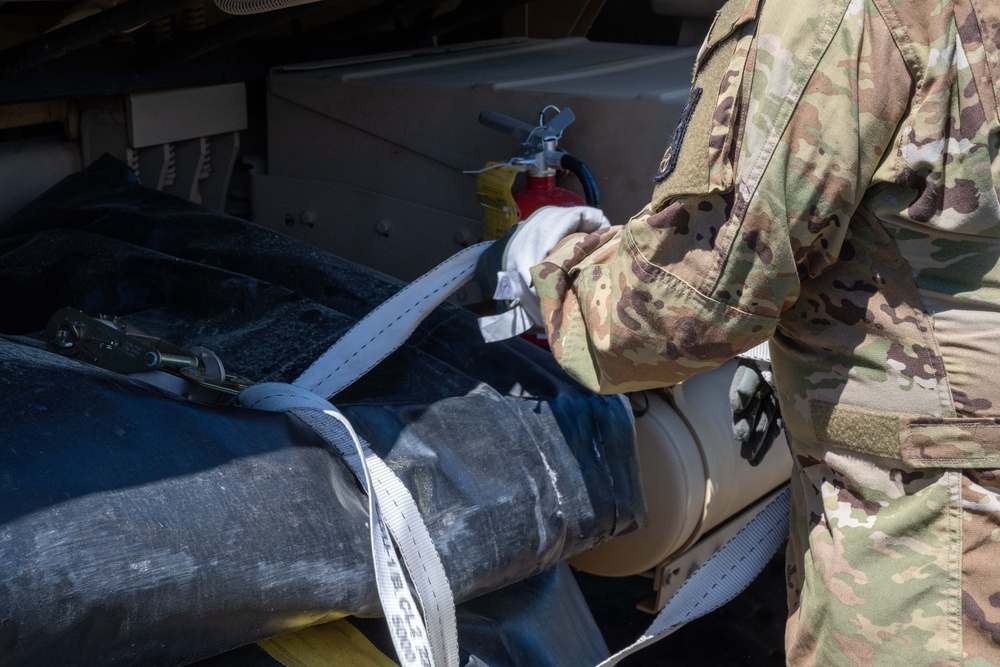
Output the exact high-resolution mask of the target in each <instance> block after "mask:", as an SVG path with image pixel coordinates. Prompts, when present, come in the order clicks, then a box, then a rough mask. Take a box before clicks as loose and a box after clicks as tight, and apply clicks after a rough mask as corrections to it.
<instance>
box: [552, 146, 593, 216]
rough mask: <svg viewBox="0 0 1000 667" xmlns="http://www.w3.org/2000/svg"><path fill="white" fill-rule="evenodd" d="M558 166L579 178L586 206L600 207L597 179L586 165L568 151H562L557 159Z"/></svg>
mask: <svg viewBox="0 0 1000 667" xmlns="http://www.w3.org/2000/svg"><path fill="white" fill-rule="evenodd" d="M559 166H560V167H562V168H563V169H565V170H566V171H568V172H570V173H572V174H573V175H574V176H576V177H577V178H578V179H579V180H580V185H582V186H583V198H584V199H585V200H586V202H587V206H593V207H594V208H601V193H600V191H599V190H598V188H597V179H595V178H594V174H593V173H592V172H591V171H590V169H588V168H587V165H585V164H584V163H582V162H580V161H579V160H578V159H576V158H575V157H573V156H572V155H570V154H569V153H563V154H562V158H560V160H559Z"/></svg>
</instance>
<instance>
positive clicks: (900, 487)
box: [785, 444, 1000, 667]
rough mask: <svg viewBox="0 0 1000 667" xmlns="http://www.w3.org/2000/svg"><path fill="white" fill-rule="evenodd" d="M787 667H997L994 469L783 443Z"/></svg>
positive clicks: (998, 544) (999, 611) (999, 578)
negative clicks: (916, 463)
mask: <svg viewBox="0 0 1000 667" xmlns="http://www.w3.org/2000/svg"><path fill="white" fill-rule="evenodd" d="M792 450H793V455H794V459H795V469H794V471H793V473H792V518H791V537H790V540H789V546H788V560H787V568H788V571H787V575H788V586H789V591H788V598H789V618H788V623H787V627H786V636H785V649H786V656H787V660H788V664H790V665H872V666H878V667H881V666H883V665H906V666H907V667H920V666H923V665H935V666H948V667H952V666H958V665H966V666H980V665H983V666H985V665H1000V470H977V469H969V468H966V469H953V468H952V469H943V468H936V469H935V468H926V469H914V468H907V467H905V466H904V465H903V464H902V463H901V462H899V461H897V460H894V459H888V458H882V457H878V456H872V455H867V454H859V453H857V452H853V451H847V450H842V449H831V448H821V447H819V446H813V447H810V446H802V445H800V444H796V445H793V447H792Z"/></svg>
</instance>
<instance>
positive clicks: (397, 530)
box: [240, 243, 789, 667]
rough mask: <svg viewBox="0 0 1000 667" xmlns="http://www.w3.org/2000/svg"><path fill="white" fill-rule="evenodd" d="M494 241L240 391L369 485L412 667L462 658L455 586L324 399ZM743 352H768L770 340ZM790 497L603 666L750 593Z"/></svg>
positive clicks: (459, 281)
mask: <svg viewBox="0 0 1000 667" xmlns="http://www.w3.org/2000/svg"><path fill="white" fill-rule="evenodd" d="M489 245H490V244H489V243H480V244H478V245H475V246H471V247H469V248H466V249H465V250H463V251H461V252H459V253H457V254H456V255H453V256H452V257H450V258H449V259H447V260H445V261H444V262H443V263H441V264H440V265H438V266H437V267H435V268H434V269H432V270H431V271H430V272H428V273H426V274H424V275H423V276H421V277H420V278H418V279H417V280H415V281H414V282H412V283H410V284H409V285H407V286H406V287H404V288H403V289H402V290H401V291H400V292H398V293H397V294H395V295H394V296H392V297H391V298H390V299H388V300H387V301H385V302H384V303H382V304H381V305H380V306H378V307H377V308H376V309H375V310H373V311H372V312H371V313H370V314H369V315H368V316H366V317H365V318H364V319H362V320H361V321H359V322H358V323H357V324H356V325H355V326H354V327H352V328H351V330H350V331H348V332H347V333H346V334H345V335H344V336H342V337H341V338H340V339H339V340H338V341H337V342H336V343H334V344H333V345H332V346H331V347H330V349H328V350H327V351H326V352H325V353H324V354H323V355H322V356H321V357H320V358H319V359H317V360H316V362H314V363H313V364H312V365H311V366H310V367H309V368H308V369H307V370H306V371H305V372H304V373H303V374H302V375H301V376H299V378H297V379H296V380H295V381H294V383H293V385H283V384H274V383H267V384H260V385H254V386H252V387H250V388H248V389H247V390H245V391H244V392H243V393H242V394H241V395H240V401H241V403H243V404H244V405H246V406H249V407H257V408H259V409H267V410H288V411H291V412H292V413H293V414H295V415H296V416H298V417H299V418H300V419H301V420H302V421H303V422H305V423H306V424H308V425H309V426H310V427H312V428H313V429H314V430H315V431H316V432H317V433H319V434H320V435H321V436H323V437H324V439H326V440H327V442H329V443H330V444H331V445H333V446H334V447H335V448H336V449H337V450H338V451H339V452H341V454H342V455H343V456H344V460H345V462H346V463H347V464H348V465H349V466H350V467H351V469H352V470H353V471H354V473H355V475H356V476H357V477H358V478H359V479H360V480H362V481H363V482H364V484H365V489H366V490H367V491H368V498H369V512H370V515H371V521H370V528H371V541H372V557H373V560H374V563H375V572H376V582H377V584H378V588H379V597H380V599H381V600H382V606H383V609H384V611H385V614H386V620H387V621H388V623H389V629H390V633H391V635H392V638H393V644H394V645H395V648H396V652H397V654H398V655H399V658H400V661H401V664H402V665H403V666H404V667H410V666H411V665H414V666H415V665H420V666H421V667H423V666H424V665H445V666H448V667H452V666H456V665H457V664H458V639H457V629H456V624H455V607H454V599H453V596H452V591H451V588H450V585H449V584H448V580H447V577H446V576H445V574H444V568H443V566H442V564H441V560H440V556H439V554H438V553H437V550H436V548H435V547H434V544H433V542H432V541H431V538H430V535H429V533H428V532H427V528H426V526H425V525H424V523H423V520H422V518H421V516H420V513H419V511H418V510H417V507H416V503H415V502H414V501H413V497H412V496H411V495H410V494H409V491H408V490H407V489H406V487H405V486H404V485H403V484H402V482H400V480H399V479H398V478H397V477H396V476H395V475H394V474H393V473H392V471H391V470H389V468H388V467H387V466H386V465H385V463H384V462H383V461H382V460H381V459H380V458H379V457H378V456H377V455H375V454H374V452H372V451H371V449H370V447H368V446H367V443H365V442H364V441H363V440H361V439H360V438H358V436H357V434H356V433H355V432H354V430H353V429H352V428H351V426H350V423H349V422H348V421H347V419H346V418H345V417H344V416H343V415H342V414H341V413H340V412H339V411H338V410H337V409H336V408H334V407H333V405H331V404H330V403H329V402H328V401H327V400H326V399H325V398H323V396H333V395H335V394H336V393H337V392H339V391H341V390H342V389H344V388H345V387H347V386H349V385H350V384H352V383H353V382H355V381H356V380H357V379H358V378H360V377H362V376H363V375H364V374H365V373H367V372H368V371H369V370H370V369H371V368H373V367H374V366H375V365H376V364H378V363H379V362H380V361H381V360H382V359H384V358H385V357H387V356H388V355H389V354H391V353H392V352H393V351H394V350H396V349H398V348H399V347H400V346H401V345H402V344H403V343H404V342H405V341H406V339H407V338H408V337H409V336H410V335H411V334H412V333H413V331H414V330H415V329H416V327H417V326H418V325H419V324H420V322H421V321H422V320H423V319H424V318H425V317H426V316H427V315H428V314H429V313H430V312H431V311H432V310H433V309H434V308H435V307H437V306H438V305H440V304H441V303H442V302H444V301H445V299H447V298H448V297H449V296H450V295H451V294H453V293H454V292H455V291H457V290H458V288H460V287H461V286H462V285H463V284H465V283H466V282H468V280H469V279H471V278H472V276H473V274H474V271H475V266H476V261H477V260H478V259H479V256H480V255H481V254H482V253H483V252H484V251H485V250H486V248H487V247H489ZM742 356H747V357H748V358H752V359H757V360H760V361H767V360H769V358H770V357H769V355H768V354H767V348H766V345H765V346H758V348H755V349H754V350H751V351H749V352H748V353H746V354H745V355H742ZM788 495H789V494H788V491H787V490H786V491H785V492H783V493H781V494H780V495H779V496H778V497H777V498H776V499H775V500H774V501H772V502H771V503H770V504H768V505H767V506H766V507H765V508H764V509H763V510H762V511H761V512H760V513H759V514H758V515H757V516H755V517H754V518H753V519H751V521H750V523H749V524H747V526H745V527H744V528H743V529H742V530H741V531H740V532H739V533H737V535H736V536H735V537H734V538H733V539H732V540H730V541H729V542H727V543H726V544H725V545H724V546H723V547H722V548H721V549H720V550H719V551H717V552H716V553H715V554H714V555H713V556H712V557H711V558H710V559H709V560H708V562H707V563H705V565H703V566H702V567H701V568H699V569H698V570H697V571H696V572H695V573H694V575H692V577H691V578H690V579H688V581H687V582H685V584H684V585H683V586H682V587H681V588H680V589H679V590H678V591H677V593H676V594H675V595H674V596H673V597H672V598H671V600H670V601H669V602H668V603H667V606H666V607H664V609H663V610H662V611H661V612H660V613H659V614H658V615H657V617H656V619H655V620H654V621H653V624H652V625H651V626H650V627H649V629H648V630H647V631H646V633H645V634H644V635H643V636H642V637H640V638H639V640H638V641H636V642H635V643H634V644H633V645H632V646H630V647H628V648H627V649H625V650H623V651H621V652H620V653H618V654H616V655H615V656H612V657H611V658H609V659H608V660H607V661H605V662H603V663H601V665H600V666H599V667H609V666H610V665H614V664H617V662H618V661H619V660H621V659H622V658H623V657H625V656H626V655H630V654H631V653H634V652H636V651H638V650H640V649H641V648H643V647H645V646H647V645H649V644H651V643H653V642H655V641H657V640H659V639H662V638H663V637H666V636H668V635H669V634H671V633H673V632H674V631H675V630H677V629H678V628H679V627H681V626H682V625H684V624H685V623H687V622H688V621H690V620H693V619H695V618H698V617H700V616H702V615H704V614H707V613H708V612H710V611H712V610H714V609H716V608H718V607H719V606H721V605H722V604H725V603H726V602H728V601H729V600H731V599H732V598H733V597H735V596H736V595H737V594H739V593H740V592H741V591H742V590H743V589H745V588H746V587H747V586H748V585H749V584H750V582H751V581H753V579H754V578H755V577H756V576H757V574H759V573H760V571H761V570H762V569H763V567H764V565H766V564H767V562H768V561H769V560H770V558H771V556H772V555H773V554H774V552H775V551H776V550H777V548H778V546H780V545H781V543H782V542H783V541H784V539H785V537H786V536H787V534H788ZM383 511H386V514H385V516H384V518H383ZM390 535H391V539H390ZM393 541H394V542H395V545H396V547H397V548H398V549H399V553H400V554H401V556H402V559H403V562H404V563H405V565H406V568H407V570H408V572H409V574H410V576H411V579H412V582H413V586H414V589H415V590H416V592H417V597H418V598H419V600H420V605H421V606H420V608H419V609H418V608H417V607H416V605H415V604H414V602H413V598H412V597H411V595H410V590H409V588H408V586H407V585H406V580H405V578H404V573H403V570H402V568H401V567H400V564H399V562H398V561H397V560H396V550H395V549H394V548H393ZM421 609H422V612H423V615H424V617H425V618H426V626H425V625H424V622H423V620H422V619H421V614H420V611H421Z"/></svg>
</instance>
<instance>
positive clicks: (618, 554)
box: [570, 361, 792, 576]
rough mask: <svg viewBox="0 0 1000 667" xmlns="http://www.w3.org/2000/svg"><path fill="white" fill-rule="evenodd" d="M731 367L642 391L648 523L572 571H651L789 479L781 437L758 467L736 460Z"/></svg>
mask: <svg viewBox="0 0 1000 667" xmlns="http://www.w3.org/2000/svg"><path fill="white" fill-rule="evenodd" d="M737 365H738V362H736V361H729V362H727V363H726V364H724V365H722V366H721V367H719V368H717V369H715V370H713V371H709V372H707V373H702V374H699V375H696V376H694V377H692V378H690V379H688V380H686V381H685V382H684V383H682V384H680V385H678V386H676V387H673V388H672V389H670V390H669V392H663V393H660V392H645V394H646V397H647V399H648V404H649V405H648V409H646V410H645V411H644V412H643V411H642V410H636V417H635V429H636V438H637V442H638V450H639V466H640V469H641V474H642V484H643V491H644V493H645V496H646V504H647V507H648V509H649V523H648V525H647V526H646V527H645V528H643V529H641V530H638V531H635V532H632V533H629V534H626V535H621V536H619V537H616V538H614V539H612V540H610V541H608V542H606V543H604V544H602V545H600V546H598V547H597V548H595V549H593V550H591V551H588V552H587V553H584V554H581V555H579V556H577V557H575V558H573V559H572V560H571V561H570V563H571V564H572V565H573V567H575V568H577V569H579V570H583V571H584V572H590V573H592V574H597V575H601V576H628V575H633V574H640V573H642V572H646V571H648V570H651V569H653V568H655V567H656V566H657V565H659V564H660V563H662V562H664V561H667V560H669V559H671V558H673V557H675V556H677V555H678V554H680V553H683V552H684V550H686V549H688V548H689V547H691V545H693V544H694V543H695V542H697V540H698V538H700V537H701V536H702V535H704V534H705V533H707V532H709V531H711V530H712V529H713V528H715V527H717V526H719V525H720V524H722V523H724V522H725V521H726V520H728V519H729V518H730V517H733V516H734V515H736V514H738V513H740V512H741V511H742V510H743V509H745V508H747V507H748V506H750V505H752V504H753V503H754V502H755V501H757V500H758V499H760V498H761V497H763V496H764V495H766V494H767V493H769V492H770V491H772V490H773V489H774V488H776V487H777V486H779V485H780V484H782V483H783V482H785V481H787V480H788V478H789V474H790V471H791V466H792V461H791V456H790V455H789V453H788V447H787V445H786V443H785V438H784V435H781V436H779V437H778V439H777V441H775V443H774V445H773V447H772V448H771V451H770V452H768V454H767V456H765V457H764V460H763V461H762V462H761V463H760V465H758V466H751V465H750V464H749V463H748V462H747V461H745V460H744V459H743V458H742V457H741V456H740V444H739V443H738V442H737V441H736V439H735V438H734V437H733V426H732V423H733V417H732V409H731V408H730V406H729V387H730V384H731V383H732V379H733V375H734V374H735V372H736V368H737ZM635 402H636V401H633V404H634V403H635ZM638 402H639V403H640V407H642V405H643V402H642V401H641V400H639V401H638Z"/></svg>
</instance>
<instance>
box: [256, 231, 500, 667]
mask: <svg viewBox="0 0 1000 667" xmlns="http://www.w3.org/2000/svg"><path fill="white" fill-rule="evenodd" d="M489 245H490V244H489V243H480V244H478V245H475V246H471V247H469V248H466V249H465V250H462V251H461V252H459V253H457V254H455V255H453V256H452V257H450V258H448V259H447V260H445V261H444V262H442V263H441V264H440V265H438V266H437V267H435V268H434V269H432V270H431V271H429V272H428V273H426V274H424V275H423V276H421V277H420V278H418V279H417V280H416V281H414V282H412V283H410V284H409V285H407V286H406V287H404V288H403V289H402V290H400V291H399V292H397V293H396V294H395V295H394V296H392V297H391V298H389V299H388V300H386V301H385V302H384V303H382V304H381V305H379V306H378V307H377V308H375V310H373V311H372V312H371V313H369V314H368V315H367V316H366V317H364V318H363V319H362V320H360V321H359V322H358V323H357V324H356V325H354V327H352V328H351V329H350V330H349V331H348V332H347V333H346V334H344V335H343V336H342V337H341V338H340V339H338V340H337V342H336V343H334V344H333V345H332V346H331V347H330V348H329V349H328V350H327V351H326V352H325V353H324V354H323V355H322V356H321V357H320V358H319V359H317V360H316V361H315V362H314V363H313V364H312V365H311V366H310V367H309V368H308V369H306V371H305V372H304V373H302V375H300V376H299V377H298V378H297V379H296V380H295V381H294V382H293V383H292V384H291V385H287V384H281V383H263V384H258V385H253V386H251V387H249V388H247V389H246V390H245V391H243V393H241V394H240V403H241V404H243V405H244V406H247V407H252V408H257V409H262V410H272V411H290V412H292V413H293V414H295V415H296V416H297V417H299V419H301V420H302V421H303V422H304V423H305V424H307V425H308V426H310V427H311V428H312V429H313V430H314V431H316V432H317V433H318V434H319V435H320V436H322V437H323V438H324V439H325V440H326V441H327V442H328V443H330V444H331V445H332V446H334V447H335V448H336V449H337V450H338V451H339V452H340V453H341V454H342V455H343V457H344V460H345V462H346V463H347V464H348V466H349V467H350V468H351V469H352V471H353V472H354V474H355V475H356V476H357V477H358V479H359V480H361V481H362V482H363V483H364V485H365V489H366V491H367V493H368V507H369V514H370V516H371V520H370V525H369V527H370V538H371V547H372V558H373V560H374V564H375V579H376V584H377V587H378V591H379V599H380V600H381V602H382V608H383V611H384V613H385V616H386V621H387V623H388V625H389V631H390V635H391V636H392V641H393V645H394V647H395V649H396V654H397V657H398V658H399V660H400V664H401V665H402V666H403V667H431V666H434V665H436V666H440V667H458V664H459V654H458V630H457V624H456V621H455V601H454V596H453V594H452V590H451V586H450V584H449V582H448V578H447V575H446V574H445V571H444V566H443V565H442V563H441V557H440V555H439V554H438V552H437V549H436V548H435V547H434V543H433V541H432V540H431V537H430V534H429V533H428V531H427V527H426V526H425V525H424V522H423V518H422V517H421V515H420V511H419V510H418V509H417V506H416V503H415V502H414V500H413V497H412V496H411V495H410V493H409V491H408V490H407V489H406V487H405V486H404V485H403V483H402V482H401V481H400V480H399V478H398V477H396V475H395V474H394V473H393V472H392V471H391V470H390V469H389V467H388V466H387V465H386V464H385V463H384V462H383V461H382V459H380V458H379V457H378V456H377V455H376V454H375V453H374V452H372V450H371V448H370V447H369V446H368V444H367V443H366V442H364V440H362V439H360V438H359V437H358V436H357V434H356V433H355V432H354V429H353V428H351V425H350V423H349V422H348V421H347V419H346V418H345V417H344V416H343V415H342V414H341V413H340V412H339V411H338V410H337V409H336V408H335V407H334V406H333V405H332V404H330V403H329V401H327V400H326V399H325V398H323V397H324V396H333V395H334V394H336V393H337V392H339V391H341V390H343V389H344V388H345V387H347V386H349V385H351V384H352V383H353V382H355V381H356V380H358V379H359V378H360V377H362V376H363V375H364V374H365V373H367V372H368V371H369V370H371V369H372V368H373V367H374V366H375V365H376V364H378V363H379V362H380V361H381V360H382V359H384V358H385V357H387V356H389V355H390V354H391V353H392V352H393V351H395V350H396V349H398V348H399V347H400V346H401V345H402V344H403V343H404V342H406V339H407V338H409V336H410V335H411V334H412V333H413V331H414V330H415V329H416V327H417V326H418V325H419V324H420V322H421V321H422V320H423V319H424V318H425V317H426V316H427V315H428V314H429V313H430V312H431V311H432V310H433V309H434V308H436V307H437V306H438V305H440V304H441V303H442V302H444V300H445V299H447V298H448V297H449V296H450V295H451V294H453V293H454V292H455V291H457V290H458V289H459V288H460V287H461V286H462V285H464V284H465V283H466V282H468V281H469V280H470V279H471V278H472V276H473V274H474V271H475V267H476V262H477V260H478V259H479V256H480V255H481V254H482V253H483V251H484V250H486V248H487V247H489ZM390 535H391V540H390ZM393 542H395V545H396V547H398V549H399V553H400V555H401V556H402V560H403V564H405V565H406V570H407V572H408V573H409V575H410V581H411V582H412V583H413V588H414V590H415V591H416V594H417V599H418V600H419V601H420V607H419V608H418V607H417V605H416V604H414V600H413V597H412V596H411V595H410V590H409V587H408V585H407V578H406V573H404V571H403V568H402V567H401V564H400V563H399V560H398V559H397V558H396V549H395V548H394V547H393ZM421 612H422V615H423V618H421ZM425 621H426V624H425Z"/></svg>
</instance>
